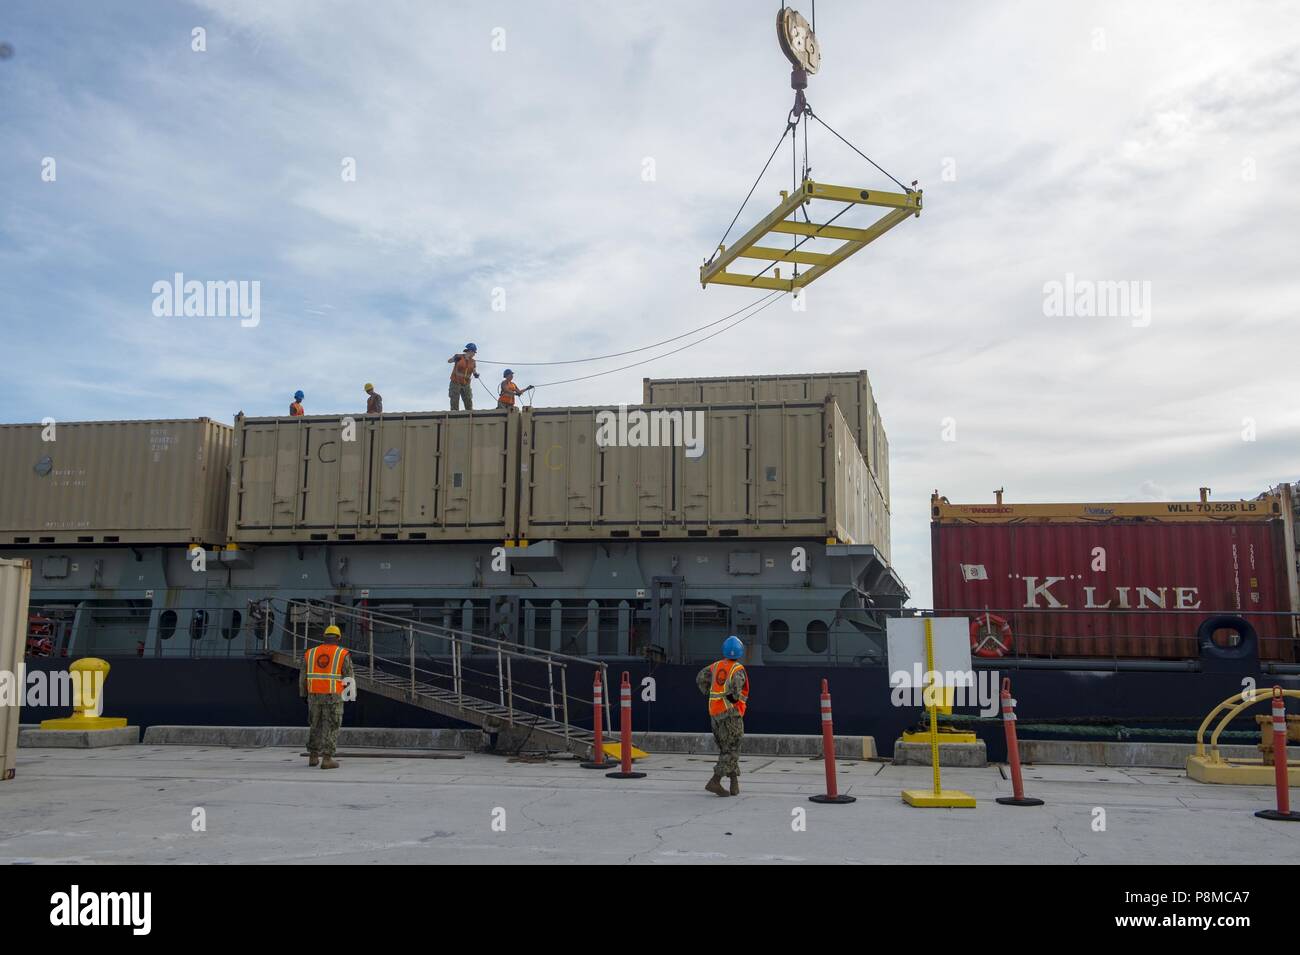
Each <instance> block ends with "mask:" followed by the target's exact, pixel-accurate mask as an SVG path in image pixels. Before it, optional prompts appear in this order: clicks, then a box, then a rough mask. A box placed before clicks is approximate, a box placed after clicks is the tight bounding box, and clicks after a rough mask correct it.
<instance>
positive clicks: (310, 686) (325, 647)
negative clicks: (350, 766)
mask: <svg viewBox="0 0 1300 955" xmlns="http://www.w3.org/2000/svg"><path fill="white" fill-rule="evenodd" d="M340 637H342V634H341V633H340V632H339V628H338V627H336V626H334V624H330V625H329V626H328V627H326V628H325V642H324V643H322V644H320V645H319V646H315V647H308V648H307V652H306V653H305V654H304V655H303V668H302V670H301V671H300V672H299V674H298V693H299V695H300V696H304V697H306V698H307V716H308V730H307V757H308V758H307V765H308V766H315V765H317V764H319V765H320V768H321V769H338V767H339V764H338V763H337V762H335V760H334V753H335V752H336V751H337V749H338V741H339V727H340V726H342V725H343V696H344V691H345V690H346V689H348V688H349V687H350V686H354V685H355V684H354V683H353V680H354V675H353V671H352V654H351V653H350V652H349V651H348V650H347V649H346V648H345V647H341V646H339V638H340Z"/></svg>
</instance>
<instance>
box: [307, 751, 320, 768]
mask: <svg viewBox="0 0 1300 955" xmlns="http://www.w3.org/2000/svg"><path fill="white" fill-rule="evenodd" d="M307 765H308V766H319V765H320V753H308V754H307Z"/></svg>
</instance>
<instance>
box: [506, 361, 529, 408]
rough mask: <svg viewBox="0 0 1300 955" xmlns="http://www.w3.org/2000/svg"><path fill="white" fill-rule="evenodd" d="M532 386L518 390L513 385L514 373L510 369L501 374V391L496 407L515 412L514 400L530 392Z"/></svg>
mask: <svg viewBox="0 0 1300 955" xmlns="http://www.w3.org/2000/svg"><path fill="white" fill-rule="evenodd" d="M532 390H533V386H532V385H529V386H528V387H527V388H520V387H519V386H518V385H516V384H515V373H514V370H513V369H511V368H507V369H506V370H505V371H503V372H501V389H500V391H499V392H498V396H497V407H498V408H504V409H505V410H506V411H514V410H515V399H516V398H518V397H519V396H520V395H522V394H523V393H524V392H526V391H532Z"/></svg>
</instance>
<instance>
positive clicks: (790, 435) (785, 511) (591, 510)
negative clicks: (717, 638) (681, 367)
mask: <svg viewBox="0 0 1300 955" xmlns="http://www.w3.org/2000/svg"><path fill="white" fill-rule="evenodd" d="M624 414H625V415H626V417H624V418H623V419H622V420H623V421H624V422H626V425H625V426H619V425H618V423H617V422H618V421H619V418H620V415H624ZM642 414H645V415H647V416H648V415H658V416H659V417H658V418H637V417H634V416H635V415H642ZM686 414H698V415H700V416H702V417H701V419H700V421H701V422H702V427H701V429H700V430H699V431H697V432H688V433H686V434H685V436H686V437H687V438H691V437H695V436H698V437H699V438H700V439H701V441H702V444H701V445H700V447H701V453H700V454H699V455H698V456H694V457H692V456H691V455H689V454H688V453H687V451H688V449H687V447H685V446H684V443H683V442H682V441H681V435H682V434H683V432H682V431H681V430H679V429H678V428H679V426H678V425H675V424H674V425H668V424H665V422H670V421H672V420H673V419H671V418H669V417H668V416H670V415H677V416H679V417H678V418H677V419H676V421H677V422H681V421H683V418H681V417H680V416H683V415H686ZM638 421H640V422H641V423H642V426H643V429H644V430H643V431H642V432H641V434H640V436H639V437H636V435H637V432H636V431H634V430H633V429H634V427H635V426H636V422H638ZM670 429H671V430H670ZM620 431H621V432H622V436H621V437H620V436H619V432H620ZM651 435H653V436H654V438H655V439H657V443H656V445H655V446H646V444H648V442H649V441H650V440H652V439H651ZM673 439H677V440H676V442H675V443H674V440H673ZM634 442H637V443H639V444H640V446H629V445H631V444H633V443H634ZM521 448H522V450H521V456H522V457H521V474H522V480H521V493H520V504H519V536H520V537H521V538H524V539H528V540H544V539H547V538H561V539H600V538H620V537H635V538H654V537H667V538H684V537H715V538H716V537H768V538H805V539H806V538H835V539H836V540H839V541H842V542H845V543H863V544H875V545H877V546H878V547H881V549H882V550H883V551H885V552H886V553H887V551H888V520H887V515H886V513H885V508H884V502H883V501H882V500H881V499H880V496H879V493H878V491H877V489H876V488H875V485H874V484H873V482H872V481H871V476H870V474H869V473H868V471H867V466H866V462H865V461H864V460H863V458H862V455H861V454H860V453H859V452H858V449H857V446H856V444H855V443H854V439H853V432H852V429H851V427H850V425H849V423H848V422H847V421H846V420H845V418H844V415H843V414H842V413H841V411H840V410H839V408H838V407H837V406H836V404H835V402H834V400H832V399H827V400H825V401H816V402H812V401H803V402H794V401H790V402H784V403H764V402H752V403H748V404H713V405H704V406H700V405H695V406H691V405H685V404H681V405H677V406H675V407H663V406H656V407H644V406H643V407H630V408H625V409H617V408H603V407H601V408H597V407H584V408H533V409H531V410H529V411H526V412H525V413H524V421H523V435H522V437H521Z"/></svg>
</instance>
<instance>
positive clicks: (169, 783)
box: [0, 745, 1300, 865]
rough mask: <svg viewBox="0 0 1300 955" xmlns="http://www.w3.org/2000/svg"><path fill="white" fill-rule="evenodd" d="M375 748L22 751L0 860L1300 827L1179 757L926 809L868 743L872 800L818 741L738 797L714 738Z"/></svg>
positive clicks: (862, 845) (728, 854) (813, 845)
mask: <svg viewBox="0 0 1300 955" xmlns="http://www.w3.org/2000/svg"><path fill="white" fill-rule="evenodd" d="M349 752H363V751H359V750H352V751H349ZM364 752H366V753H367V755H366V757H365V758H362V757H360V756H348V755H346V753H343V752H341V753H340V756H339V760H340V763H341V766H340V768H339V769H337V770H330V771H328V772H325V771H322V770H319V769H310V768H308V767H307V762H306V759H305V758H304V757H302V756H301V755H299V753H300V750H299V749H297V748H291V747H262V748H255V749H250V748H236V747H213V746H207V747H194V746H178V745H168V746H150V745H138V746H123V747H113V748H103V749H94V750H73V749H38V748H24V749H22V750H21V751H20V752H19V759H18V770H17V776H16V778H15V779H13V780H12V781H9V782H5V783H0V786H2V787H3V796H4V801H5V808H6V810H7V811H6V813H5V822H4V825H3V827H0V862H4V863H154V864H159V863H217V864H221V863H317V862H319V863H340V862H345V863H370V862H383V863H424V862H439V863H448V862H459V863H507V862H508V863H538V864H552V865H553V864H561V863H641V864H646V863H648V864H674V863H743V862H749V863H792V862H846V863H878V864H879V863H891V864H899V863H933V862H965V863H971V862H982V863H1015V864H1044V863H1046V864H1093V863H1176V864H1205V863H1215V864H1231V863H1260V862H1278V863H1281V862H1290V861H1292V860H1294V859H1295V858H1296V855H1297V852H1298V851H1300V826H1286V825H1281V824H1277V823H1269V822H1265V821H1263V820H1260V819H1257V818H1255V816H1254V815H1253V813H1254V811H1255V810H1257V809H1266V808H1270V807H1271V806H1272V802H1271V800H1272V799H1273V790H1272V788H1271V787H1247V786H1210V785H1205V784H1201V783H1196V782H1193V781H1191V780H1189V779H1187V778H1186V776H1185V774H1184V773H1182V772H1181V771H1179V770H1168V769H1131V768H1129V769H1117V768H1109V767H1105V768H1103V767H1081V766H1042V765H1040V766H1028V767H1026V770H1025V786H1026V791H1027V792H1028V794H1029V795H1033V796H1038V797H1041V798H1043V799H1045V800H1046V805H1045V806H1042V807H1038V808H1033V809H1023V808H1011V807H1005V806H1000V805H997V804H996V803H994V802H993V797H995V796H1001V795H1009V794H1010V783H1009V782H1008V781H1007V780H1005V779H1003V776H1002V771H1000V770H999V768H998V767H997V766H992V765H991V766H989V767H987V768H980V769H958V768H946V767H945V768H944V770H943V782H944V787H945V788H958V789H962V790H965V791H966V792H968V793H971V794H972V795H974V796H975V797H976V798H977V800H978V805H977V806H976V807H975V808H974V809H930V810H925V809H915V808H911V807H909V806H907V805H905V804H904V803H903V802H902V801H901V800H900V798H899V792H900V790H902V789H907V788H920V787H926V786H928V785H929V784H930V778H931V777H930V770H929V768H927V767H924V766H894V765H892V764H890V763H886V762H877V761H868V760H841V761H840V763H839V769H840V780H841V784H840V789H841V792H847V793H849V794H851V795H854V796H856V797H857V802H855V803H853V804H850V805H840V806H826V805H817V804H814V803H810V802H809V801H808V797H809V796H810V795H813V794H815V793H819V792H822V791H823V788H824V787H823V783H824V775H823V770H822V764H821V762H820V761H819V760H811V759H807V758H800V757H750V756H746V757H743V758H742V761H741V765H742V771H743V775H742V777H741V785H742V788H743V792H742V793H741V795H740V796H739V797H736V798H730V797H729V798H725V799H722V798H718V797H716V796H713V795H710V794H708V793H706V792H704V791H703V789H702V787H703V784H704V782H705V781H706V780H707V779H708V777H709V772H710V767H711V764H712V758H711V757H707V756H685V755H652V756H650V757H649V758H647V759H645V760H639V761H638V762H637V764H636V768H637V769H638V770H639V771H644V772H645V773H647V776H646V778H644V779H638V780H616V779H608V778H606V777H605V775H604V773H603V772H599V771H589V770H584V769H582V768H580V767H579V766H578V764H577V762H576V761H574V760H571V759H561V758H557V759H554V760H549V761H546V762H536V763H533V762H516V761H511V760H508V759H506V758H505V757H502V756H495V755H487V754H476V753H469V754H464V755H463V756H459V755H458V754H455V755H456V756H457V758H428V757H429V756H430V755H433V754H427V753H426V754H424V755H425V758H406V757H401V756H395V755H393V754H392V753H391V751H389V752H378V751H373V750H372V751H364ZM444 755H453V754H444ZM200 808H201V809H202V810H203V814H202V816H203V819H204V821H205V824H206V829H205V831H194V828H193V823H192V820H194V819H196V818H198V816H199V814H198V813H196V810H197V809H200ZM1098 809H1101V810H1104V812H1105V829H1104V831H1099V830H1097V829H1095V828H1094V825H1095V824H1094V820H1095V819H1097V818H1098V813H1097V810H1098ZM795 810H805V811H806V830H805V831H795V828H794V826H793V825H792V823H794V822H795V821H796V818H797V815H798V814H796V813H795ZM502 820H503V821H504V831H498V830H499V829H500V828H501V824H502ZM494 821H495V822H496V827H495V828H494Z"/></svg>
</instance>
